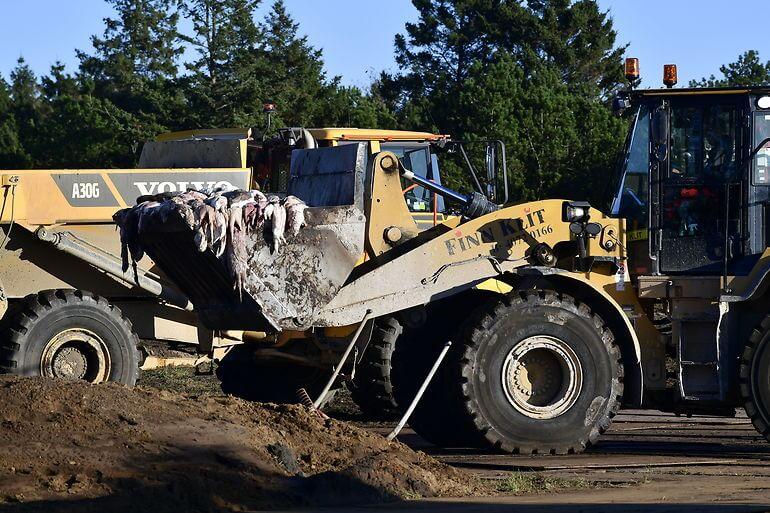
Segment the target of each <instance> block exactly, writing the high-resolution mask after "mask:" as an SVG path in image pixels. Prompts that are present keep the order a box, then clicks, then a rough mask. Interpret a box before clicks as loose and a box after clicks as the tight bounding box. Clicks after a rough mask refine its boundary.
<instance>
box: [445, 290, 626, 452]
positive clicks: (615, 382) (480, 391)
mask: <svg viewBox="0 0 770 513" xmlns="http://www.w3.org/2000/svg"><path fill="white" fill-rule="evenodd" d="M463 333H464V335H463V336H462V337H461V339H462V340H463V341H464V342H465V347H464V350H463V351H461V354H458V355H457V356H458V357H457V358H456V360H455V362H454V374H455V376H456V382H457V383H458V384H459V390H458V391H457V392H456V393H457V394H459V396H460V399H461V401H462V404H463V406H464V408H463V410H464V415H465V416H466V419H465V421H466V422H463V424H467V421H470V423H472V425H473V426H475V429H476V431H477V433H478V434H479V435H480V436H481V437H482V438H483V440H484V441H485V443H486V445H488V446H489V447H491V448H494V449H497V450H501V451H505V452H510V453H520V454H535V453H537V454H569V453H578V452H582V451H584V450H585V449H586V448H588V447H589V446H591V445H592V444H594V443H595V442H596V440H597V439H598V437H599V435H600V434H601V433H603V432H604V431H605V430H606V429H607V428H609V426H610V423H611V421H612V418H613V417H614V416H615V414H616V413H617V411H618V409H619V408H620V404H621V400H622V395H623V381H622V378H623V367H622V362H621V355H620V351H619V349H618V347H617V346H616V345H615V343H614V338H613V335H612V332H611V331H610V330H609V328H607V326H606V325H605V324H604V322H603V321H602V319H601V318H599V316H597V315H596V314H594V313H593V312H592V311H591V310H590V309H589V307H588V306H587V305H585V304H583V303H580V302H578V301H576V300H575V299H573V298H571V297H569V296H566V295H560V294H557V293H555V292H552V291H544V290H537V291H522V292H514V293H512V294H510V295H509V296H507V297H505V298H503V299H502V300H500V301H493V302H490V303H489V304H488V306H487V307H486V308H484V309H482V310H480V311H479V312H478V313H477V314H476V315H475V316H474V317H472V318H471V319H470V320H469V321H468V322H467V323H466V325H465V327H464V330H463ZM460 420H461V421H462V420H463V419H460Z"/></svg>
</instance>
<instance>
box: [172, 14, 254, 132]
mask: <svg viewBox="0 0 770 513" xmlns="http://www.w3.org/2000/svg"><path fill="white" fill-rule="evenodd" d="M259 4H260V0H183V1H181V2H180V9H181V12H182V13H183V15H184V16H185V17H186V18H188V19H189V20H190V21H191V22H192V28H193V32H192V34H183V35H180V38H181V39H182V40H183V41H184V42H186V43H187V44H188V45H189V46H191V47H192V48H193V49H194V50H195V51H196V53H197V54H198V59H197V60H195V61H194V62H192V63H189V64H187V65H186V67H187V69H188V71H189V72H190V75H189V76H188V77H185V79H184V84H185V90H186V91H187V94H188V97H189V99H190V107H189V109H190V112H189V114H190V116H189V118H188V119H189V123H191V124H192V125H193V126H209V127H210V126H230V125H233V124H237V122H245V121H246V120H245V119H244V118H245V117H248V116H245V115H244V112H247V113H251V112H254V111H255V110H256V107H255V106H256V105H257V104H259V105H260V106H261V102H260V100H259V95H260V93H261V91H262V83H261V82H262V79H261V72H262V71H264V69H266V68H265V67H264V66H261V65H260V62H259V59H260V57H259V56H258V55H257V49H258V46H259V44H260V42H261V35H260V30H259V27H258V26H257V24H256V23H255V21H254V13H255V12H256V10H257V8H258V6H259ZM260 108H261V107H260Z"/></svg>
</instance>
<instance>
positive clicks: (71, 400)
mask: <svg viewBox="0 0 770 513" xmlns="http://www.w3.org/2000/svg"><path fill="white" fill-rule="evenodd" d="M0 405H1V406H0V508H3V509H4V510H9V511H65V512H67V511H78V512H80V511H99V512H101V511H110V512H122V511H126V512H128V511H131V512H132V513H133V512H136V511H145V510H147V511H150V510H151V511H154V512H164V511H175V512H176V511H243V510H254V509H270V508H285V507H301V506H323V505H327V506H328V505H341V504H360V503H371V502H381V501H388V500H397V499H403V498H416V497H435V496H466V495H474V494H478V493H482V492H484V491H485V490H484V486H483V485H481V484H480V483H478V482H477V481H476V480H475V479H474V478H472V477H471V476H470V475H468V474H466V473H464V472H462V471H459V470H456V469H453V468H451V467H448V466H447V465H444V464H442V463H439V462H437V461H436V460H434V459H432V458H430V457H429V456H427V455H425V454H422V453H419V452H415V451H413V450H411V449H409V448H408V447H406V446H405V445H403V444H401V443H398V442H388V441H386V440H385V439H384V438H383V437H381V436H379V435H376V434H372V433H369V432H367V431H364V430H362V429H359V428H356V427H354V426H350V425H348V424H346V423H344V422H340V421H336V420H330V419H327V420H324V419H321V418H320V417H319V416H318V415H316V414H314V413H312V412H310V411H308V410H307V409H305V408H304V407H302V406H293V405H292V406H289V405H269V404H255V403H248V402H244V401H241V400H239V399H235V398H232V397H222V396H220V397H210V396H191V395H182V394H177V393H173V392H167V391H160V390H155V389H151V388H137V389H128V388H126V387H123V386H120V385H115V384H103V385H96V386H94V385H88V384H86V383H82V382H67V381H59V380H53V379H42V378H16V377H9V376H2V377H0Z"/></svg>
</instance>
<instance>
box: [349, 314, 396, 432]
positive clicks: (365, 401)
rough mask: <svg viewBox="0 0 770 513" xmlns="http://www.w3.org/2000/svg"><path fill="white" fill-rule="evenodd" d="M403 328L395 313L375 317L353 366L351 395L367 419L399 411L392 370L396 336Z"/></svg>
mask: <svg viewBox="0 0 770 513" xmlns="http://www.w3.org/2000/svg"><path fill="white" fill-rule="evenodd" d="M402 332H403V328H402V327H401V324H400V323H399V322H398V320H397V319H395V318H394V317H382V318H380V319H377V320H376V321H375V323H374V330H373V331H372V338H371V340H370V341H369V345H368V346H367V347H366V351H364V355H363V358H362V359H361V362H360V363H359V364H358V367H357V368H356V375H355V378H354V379H353V386H352V387H350V395H351V397H352V398H353V401H354V402H355V403H356V405H358V408H359V409H360V410H361V413H363V415H364V416H365V417H366V418H368V419H375V420H392V419H395V418H397V417H398V415H399V408H398V402H397V401H396V397H395V396H394V395H393V383H392V381H391V371H392V367H393V352H394V350H395V348H396V340H397V339H398V338H399V337H400V336H401V333H402Z"/></svg>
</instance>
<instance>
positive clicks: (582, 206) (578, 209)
mask: <svg viewBox="0 0 770 513" xmlns="http://www.w3.org/2000/svg"><path fill="white" fill-rule="evenodd" d="M590 209H591V205H589V204H588V203H586V202H585V201H573V202H571V203H567V205H566V206H565V208H564V220H565V221H567V222H568V223H574V222H583V221H587V220H588V218H589V215H588V211H589V210H590Z"/></svg>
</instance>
